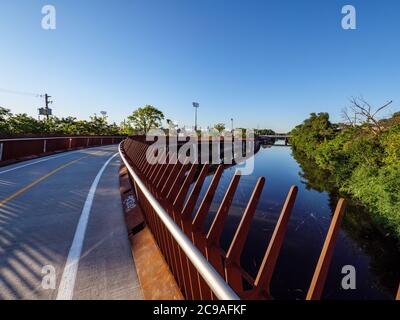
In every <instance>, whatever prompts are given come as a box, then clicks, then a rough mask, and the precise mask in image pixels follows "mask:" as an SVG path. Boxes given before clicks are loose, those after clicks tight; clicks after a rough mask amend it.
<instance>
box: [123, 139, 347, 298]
mask: <svg viewBox="0 0 400 320" xmlns="http://www.w3.org/2000/svg"><path fill="white" fill-rule="evenodd" d="M148 151H150V150H149V144H147V143H145V142H143V141H139V140H137V139H132V138H129V139H127V140H125V141H124V142H123V143H121V146H120V153H121V156H122V159H123V161H124V162H125V164H126V165H127V167H128V170H129V172H130V176H131V179H132V182H133V184H134V186H135V192H136V196H137V199H138V203H139V204H140V206H141V208H142V209H143V212H144V215H145V217H146V222H147V224H148V226H149V228H150V229H151V231H152V233H153V235H154V238H155V239H156V241H157V243H158V246H159V247H160V250H161V251H162V253H163V255H164V257H165V260H166V262H167V263H168V265H169V267H170V269H171V272H172V273H173V275H174V277H175V279H176V281H177V283H178V285H179V287H180V288H181V290H182V293H183V295H184V296H185V298H186V299H195V300H200V299H207V300H208V299H215V298H218V299H221V298H224V297H225V298H226V297H229V298H232V296H230V294H231V291H229V290H232V291H233V292H235V293H236V294H237V296H238V297H240V298H242V299H271V298H272V297H271V294H270V283H271V279H272V276H273V273H274V270H275V265H276V262H277V259H278V257H279V253H280V250H281V247H282V244H283V240H284V238H285V234H286V231H287V228H288V224H289V219H290V216H291V213H292V209H293V207H294V204H295V200H296V196H297V192H298V189H297V187H296V186H293V187H292V188H291V189H290V190H289V193H288V195H287V198H286V201H285V203H284V206H283V208H282V211H281V214H280V217H279V220H278V222H277V224H276V227H275V230H274V233H273V235H272V238H271V240H270V243H269V245H268V248H267V250H266V252H265V255H264V258H263V261H262V263H261V266H260V268H259V270H258V273H257V276H256V278H255V279H254V278H253V277H252V276H250V275H249V274H248V273H247V272H246V270H244V269H243V268H242V266H241V263H240V260H241V256H242V251H243V248H244V246H245V242H246V239H247V237H248V233H249V230H250V224H251V221H252V219H253V217H254V214H255V212H256V209H257V204H258V201H259V199H260V196H261V193H262V190H263V187H264V184H265V178H263V177H261V178H259V179H258V181H257V183H256V185H255V187H254V190H253V192H252V194H251V197H250V199H249V201H248V204H247V207H246V209H245V210H244V213H243V217H242V219H241V221H240V224H239V226H238V228H237V230H236V233H235V235H234V237H233V240H232V243H231V244H230V246H229V249H228V251H227V252H225V251H224V250H223V249H222V248H221V245H220V240H221V235H222V231H223V228H224V225H225V222H226V220H227V216H228V212H229V209H230V207H231V204H232V201H233V198H234V195H235V192H236V189H237V187H238V185H239V182H240V178H241V176H240V172H237V173H236V174H235V175H234V176H233V177H232V179H231V181H230V184H229V187H228V189H227V191H226V193H225V195H224V197H223V200H222V202H221V203H220V205H219V208H218V210H217V213H216V215H215V217H214V220H213V221H212V224H211V227H210V229H209V230H205V228H204V223H205V220H206V218H207V215H208V214H209V211H210V208H211V204H212V202H213V199H214V195H215V191H216V189H217V187H218V185H219V182H220V180H221V177H222V173H223V171H224V165H219V166H218V167H217V168H216V170H215V171H214V173H212V175H213V176H212V180H211V182H210V184H209V186H208V189H207V191H206V193H205V195H204V197H203V198H202V199H199V197H200V193H201V190H202V187H203V184H204V181H205V178H206V177H207V175H209V174H210V172H209V171H210V166H209V165H208V164H197V163H194V164H191V163H189V162H188V161H187V160H186V161H183V162H179V161H178V162H176V163H175V162H173V163H171V162H170V161H168V160H169V159H172V158H174V157H175V156H176V155H175V154H170V153H169V152H168V151H167V150H163V151H159V152H160V154H158V155H157V156H158V158H159V159H161V160H165V161H159V162H158V163H156V164H150V163H149V162H148V161H147V158H146V154H147V153H148ZM151 152H154V151H153V150H151ZM191 186H192V189H191V192H190V193H189V190H190V188H191ZM198 201H199V202H200V205H199V207H198V209H197V211H196V212H193V211H194V209H195V206H196V203H197V202H198ZM344 211H345V201H344V200H343V199H341V200H340V201H339V202H338V204H337V208H336V211H335V212H334V215H333V219H332V222H331V225H330V228H329V231H328V234H327V237H326V240H325V243H324V246H323V249H322V252H321V256H320V258H319V261H318V264H317V267H316V270H315V273H314V276H313V278H312V282H311V285H310V288H309V291H308V294H307V299H308V300H314V299H320V298H321V295H322V292H323V288H324V285H325V281H326V278H327V275H328V270H329V266H330V263H331V260H332V256H333V252H334V247H335V244H336V240H337V237H338V233H339V229H340V224H341V220H342V218H343V215H344ZM164 213H165V215H167V216H168V218H166V217H164V216H163V214H164ZM169 219H170V220H169ZM171 223H172V224H173V225H174V228H175V229H174V228H172V229H171V226H170V225H169V224H171ZM177 230H179V232H178V231H177ZM174 232H178V233H180V237H179V238H177V237H175V235H174ZM182 237H184V239H185V241H186V242H187V241H189V242H190V244H191V245H192V246H189V245H188V244H187V243H186V242H185V241H183V240H182ZM182 241H183V242H182ZM191 250H192V251H195V252H196V254H195V256H196V255H198V254H201V256H202V257H203V258H204V259H203V260H201V263H200V262H199V261H197V260H196V261H194V260H193V259H192V258H193V257H192V256H193V255H191V254H190V253H191ZM194 262H195V263H194ZM204 268H206V269H207V268H208V269H210V268H211V269H212V270H214V271H215V272H216V273H217V276H219V277H220V278H218V277H217V276H216V275H215V273H213V272H214V271H213V272H211V274H212V275H213V277H214V278H213V279H212V280H210V272H209V273H205V272H204V270H203V269H204ZM215 279H217V280H215ZM218 279H219V280H218ZM221 279H222V281H223V282H224V283H225V284H226V285H227V287H224V286H223V285H222V284H221ZM218 281H219V282H218ZM214 282H218V285H217V286H214V284H215V283H214ZM221 288H222V289H221ZM249 288H250V289H249ZM221 290H222V291H224V290H227V292H228V293H227V292H225V294H221ZM229 292H230V293H229Z"/></svg>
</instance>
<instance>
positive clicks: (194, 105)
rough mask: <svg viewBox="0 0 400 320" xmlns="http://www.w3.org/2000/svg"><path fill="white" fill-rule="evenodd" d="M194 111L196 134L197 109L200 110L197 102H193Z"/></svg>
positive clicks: (195, 129)
mask: <svg viewBox="0 0 400 320" xmlns="http://www.w3.org/2000/svg"><path fill="white" fill-rule="evenodd" d="M193 108H194V109H195V111H194V131H196V132H197V109H198V108H200V104H199V103H198V102H193Z"/></svg>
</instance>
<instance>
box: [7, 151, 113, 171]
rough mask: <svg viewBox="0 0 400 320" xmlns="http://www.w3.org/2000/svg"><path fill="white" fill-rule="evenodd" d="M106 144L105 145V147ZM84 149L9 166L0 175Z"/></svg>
mask: <svg viewBox="0 0 400 320" xmlns="http://www.w3.org/2000/svg"><path fill="white" fill-rule="evenodd" d="M107 146H108V145H107ZM107 146H105V147H107ZM101 147H103V146H101ZM96 148H97V147H94V148H90V149H91V150H93V151H96V150H95V149H96ZM85 150H89V149H81V150H74V151H67V152H64V153H63V154H60V155H58V156H50V157H45V158H43V159H41V160H38V161H35V162H29V163H26V164H23V165H20V166H17V167H13V168H10V169H6V170H3V171H0V175H2V174H4V173H7V172H11V171H15V170H18V169H22V168H25V167H29V166H33V165H34V164H38V163H42V162H46V161H50V160H53V159H57V158H61V157H66V156H69V155H71V154H75V153H78V152H82V151H85ZM99 151H101V150H99Z"/></svg>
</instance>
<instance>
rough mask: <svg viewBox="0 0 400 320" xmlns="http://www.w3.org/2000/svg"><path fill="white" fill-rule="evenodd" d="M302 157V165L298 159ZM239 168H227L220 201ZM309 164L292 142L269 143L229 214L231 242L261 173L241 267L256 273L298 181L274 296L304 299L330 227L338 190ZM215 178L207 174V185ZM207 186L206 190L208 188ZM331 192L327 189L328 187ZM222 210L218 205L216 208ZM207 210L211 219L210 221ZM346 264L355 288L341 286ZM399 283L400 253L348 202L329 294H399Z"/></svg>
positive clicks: (225, 239)
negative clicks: (354, 278) (260, 189)
mask: <svg viewBox="0 0 400 320" xmlns="http://www.w3.org/2000/svg"><path fill="white" fill-rule="evenodd" d="M300 163H302V164H300ZM236 169H237V168H236V167H233V168H230V169H227V170H225V172H224V175H223V178H222V181H221V184H220V186H219V188H218V190H217V192H216V195H215V199H214V201H215V204H217V203H220V201H221V199H222V197H223V194H224V192H225V190H226V189H227V187H228V184H229V181H230V178H231V177H232V176H233V174H234V173H235V170H236ZM316 170H317V169H316V168H315V166H313V165H312V164H310V163H308V162H306V161H304V162H302V161H300V162H298V161H297V160H295V158H294V156H293V155H292V150H291V148H290V147H283V146H272V147H264V148H262V149H261V150H260V152H259V153H257V154H256V156H255V171H254V173H253V174H252V175H251V176H243V177H242V179H241V182H240V185H239V188H238V190H237V193H236V195H235V199H234V203H233V206H232V208H231V210H230V212H229V218H228V223H227V224H226V227H225V230H224V234H223V239H222V242H223V247H224V248H225V249H227V248H228V246H229V244H230V242H231V240H232V237H233V234H234V231H235V229H236V227H237V225H238V223H239V221H240V218H241V216H242V214H243V212H244V209H245V206H246V204H247V201H248V199H249V197H250V194H251V191H252V190H253V187H254V185H255V183H256V181H257V179H258V178H259V177H260V176H264V177H266V184H265V187H264V191H263V194H262V196H261V200H260V203H259V205H258V210H257V212H256V215H255V218H254V221H253V224H252V227H251V231H250V236H249V238H248V241H247V243H246V248H245V250H244V253H243V256H242V265H243V266H244V268H245V269H246V270H247V271H249V272H250V274H252V275H253V276H255V275H256V273H257V271H258V268H259V266H260V264H261V261H262V258H263V256H264V253H265V250H266V248H267V245H268V242H269V240H270V238H271V235H272V233H273V230H274V228H275V224H276V222H277V219H278V217H279V214H280V211H281V209H282V206H283V203H284V202H285V199H286V196H287V193H288V191H289V188H290V187H291V186H292V185H297V186H298V187H299V193H298V196H297V201H296V205H295V207H294V210H293V213H292V217H291V220H290V224H289V228H288V231H287V234H286V238H285V241H284V244H283V246H282V250H281V254H280V257H279V260H278V263H277V266H276V270H275V273H274V277H273V280H272V283H271V293H272V295H273V296H274V297H275V298H276V299H304V298H305V296H306V293H307V290H308V287H309V285H310V282H311V278H312V275H313V272H314V269H315V266H316V263H317V260H318V258H319V255H320V252H321V249H322V245H323V242H324V239H325V236H326V233H327V230H328V228H329V224H330V221H331V214H332V212H333V210H334V208H335V207H336V203H337V200H338V196H337V195H336V194H335V192H334V191H332V190H331V189H332V187H331V186H330V185H329V183H328V182H327V179H326V177H324V174H323V173H321V172H318V171H316ZM209 181H210V178H208V183H209ZM208 183H206V184H205V186H204V187H203V189H204V190H203V192H204V191H205V188H206V187H207V186H208ZM328 190H330V191H328ZM216 210H217V207H216V205H214V206H213V214H215V211H216ZM213 214H212V215H210V217H209V218H210V219H209V221H208V222H209V223H208V226H209V224H210V221H211V219H212V216H213ZM344 265H353V266H354V267H355V268H356V272H357V289H356V290H349V291H345V290H343V289H341V280H342V278H343V276H344V275H342V274H341V270H342V267H343V266H344ZM399 281H400V252H399V248H398V247H397V246H396V244H395V243H394V241H392V240H390V239H386V238H385V237H384V236H383V235H382V234H381V233H380V232H378V230H377V228H376V227H375V226H374V224H373V223H372V222H371V221H370V219H369V216H368V215H367V214H366V213H365V212H364V211H363V210H362V208H360V207H358V206H357V205H354V204H353V203H352V202H351V201H350V203H349V206H348V209H347V211H346V215H345V218H344V221H343V225H342V228H341V232H340V236H339V239H338V243H337V246H336V250H335V254H334V257H333V262H332V265H331V268H330V272H329V276H328V280H327V283H326V287H325V291H324V298H326V299H394V297H395V293H396V291H397V288H398V284H399Z"/></svg>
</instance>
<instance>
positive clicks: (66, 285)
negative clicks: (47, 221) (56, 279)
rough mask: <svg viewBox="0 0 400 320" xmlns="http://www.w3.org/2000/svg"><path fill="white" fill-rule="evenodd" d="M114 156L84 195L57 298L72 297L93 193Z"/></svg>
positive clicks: (67, 298) (65, 298)
mask: <svg viewBox="0 0 400 320" xmlns="http://www.w3.org/2000/svg"><path fill="white" fill-rule="evenodd" d="M116 156H118V153H116V154H114V155H113V156H112V157H111V158H109V159H108V160H107V162H106V163H105V164H104V165H103V167H102V168H101V169H100V171H99V172H98V174H97V176H96V178H95V179H94V181H93V183H92V186H91V187H90V190H89V193H88V195H87V197H86V201H85V205H84V206H83V209H82V213H81V216H80V218H79V222H78V226H77V228H76V231H75V235H74V240H73V241H72V245H71V248H70V249H69V253H68V258H67V262H66V263H65V267H64V272H63V274H62V277H61V282H60V285H59V287H58V293H57V298H56V299H57V300H72V298H73V294H74V287H75V280H76V275H77V272H78V266H79V259H80V256H81V252H82V246H83V241H84V239H85V233H86V227H87V224H88V221H89V216H90V211H91V209H92V204H93V199H94V195H95V193H96V189H97V186H98V184H99V181H100V178H101V176H102V175H103V172H104V170H105V169H106V167H107V166H108V164H109V163H110V162H111V161H112V160H113V159H114V158H115V157H116Z"/></svg>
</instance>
